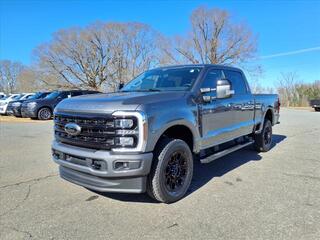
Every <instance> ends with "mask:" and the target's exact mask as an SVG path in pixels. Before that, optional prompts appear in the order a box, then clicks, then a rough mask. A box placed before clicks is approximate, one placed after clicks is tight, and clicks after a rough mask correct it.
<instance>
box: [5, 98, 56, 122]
mask: <svg viewBox="0 0 320 240" xmlns="http://www.w3.org/2000/svg"><path fill="white" fill-rule="evenodd" d="M50 93H51V92H37V93H36V94H34V95H32V96H30V97H28V98H26V99H23V100H17V101H12V102H10V103H9V104H8V109H9V112H11V114H10V115H14V116H15V117H21V105H22V103H24V102H30V101H33V100H36V99H42V98H45V97H46V96H47V95H49V94H50ZM7 111H8V110H7Z"/></svg>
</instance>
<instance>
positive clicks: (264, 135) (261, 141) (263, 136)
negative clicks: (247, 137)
mask: <svg viewBox="0 0 320 240" xmlns="http://www.w3.org/2000/svg"><path fill="white" fill-rule="evenodd" d="M254 140H255V142H254V147H255V149H256V150H257V151H258V152H268V151H269V150H270V148H271V146H272V124H271V121H270V120H269V119H266V120H265V121H264V124H263V129H262V131H261V133H259V134H255V136H254Z"/></svg>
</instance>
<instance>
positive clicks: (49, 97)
mask: <svg viewBox="0 0 320 240" xmlns="http://www.w3.org/2000/svg"><path fill="white" fill-rule="evenodd" d="M59 94H60V92H59V91H54V92H52V93H50V94H49V95H48V96H46V97H45V98H47V99H54V98H56V97H58V96H59Z"/></svg>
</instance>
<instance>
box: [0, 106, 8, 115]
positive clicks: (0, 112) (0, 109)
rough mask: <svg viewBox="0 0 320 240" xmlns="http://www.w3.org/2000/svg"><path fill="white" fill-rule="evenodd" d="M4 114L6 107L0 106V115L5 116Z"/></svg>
mask: <svg viewBox="0 0 320 240" xmlns="http://www.w3.org/2000/svg"><path fill="white" fill-rule="evenodd" d="M6 112H7V106H6V105H1V106H0V114H6Z"/></svg>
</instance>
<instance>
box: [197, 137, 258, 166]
mask: <svg viewBox="0 0 320 240" xmlns="http://www.w3.org/2000/svg"><path fill="white" fill-rule="evenodd" d="M252 143H253V141H249V142H246V143H242V144H238V145H236V146H233V147H231V148H228V149H225V150H223V151H221V152H217V153H215V154H212V155H210V156H208V157H206V158H202V159H200V162H201V163H209V162H212V161H214V160H216V159H218V158H221V157H223V156H225V155H227V154H229V153H232V152H234V151H237V150H239V149H241V148H244V147H246V146H248V145H250V144H252Z"/></svg>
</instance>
